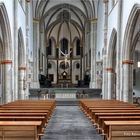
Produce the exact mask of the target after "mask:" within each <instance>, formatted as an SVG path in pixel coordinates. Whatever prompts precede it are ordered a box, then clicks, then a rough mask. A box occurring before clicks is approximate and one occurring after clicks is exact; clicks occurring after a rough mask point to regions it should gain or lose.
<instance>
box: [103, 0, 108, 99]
mask: <svg viewBox="0 0 140 140" xmlns="http://www.w3.org/2000/svg"><path fill="white" fill-rule="evenodd" d="M104 5H105V12H104V13H105V15H104V52H103V84H102V96H103V98H104V99H106V98H107V74H106V64H107V41H108V40H107V36H108V0H104Z"/></svg>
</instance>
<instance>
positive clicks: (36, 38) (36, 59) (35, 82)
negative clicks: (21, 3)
mask: <svg viewBox="0 0 140 140" xmlns="http://www.w3.org/2000/svg"><path fill="white" fill-rule="evenodd" d="M33 31H34V34H33V36H34V37H33V46H34V49H33V60H34V63H33V83H32V88H39V87H40V86H39V78H38V77H39V76H38V75H39V19H34V20H33Z"/></svg>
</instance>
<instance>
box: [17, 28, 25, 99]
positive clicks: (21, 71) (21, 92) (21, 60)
mask: <svg viewBox="0 0 140 140" xmlns="http://www.w3.org/2000/svg"><path fill="white" fill-rule="evenodd" d="M25 70H26V66H25V48H24V39H23V33H22V29H21V28H19V29H18V98H19V99H25V80H26V78H25Z"/></svg>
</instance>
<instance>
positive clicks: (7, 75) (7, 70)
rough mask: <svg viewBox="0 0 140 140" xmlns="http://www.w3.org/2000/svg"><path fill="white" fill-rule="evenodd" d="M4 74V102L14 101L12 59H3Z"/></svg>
mask: <svg viewBox="0 0 140 140" xmlns="http://www.w3.org/2000/svg"><path fill="white" fill-rule="evenodd" d="M1 65H2V74H3V84H4V85H3V86H4V87H3V93H2V103H8V102H11V101H12V79H11V77H12V60H2V61H1Z"/></svg>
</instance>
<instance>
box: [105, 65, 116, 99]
mask: <svg viewBox="0 0 140 140" xmlns="http://www.w3.org/2000/svg"><path fill="white" fill-rule="evenodd" d="M106 71H107V81H108V85H107V86H108V87H107V99H115V92H114V91H115V90H114V76H115V73H114V70H113V68H111V67H108V68H106Z"/></svg>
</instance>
